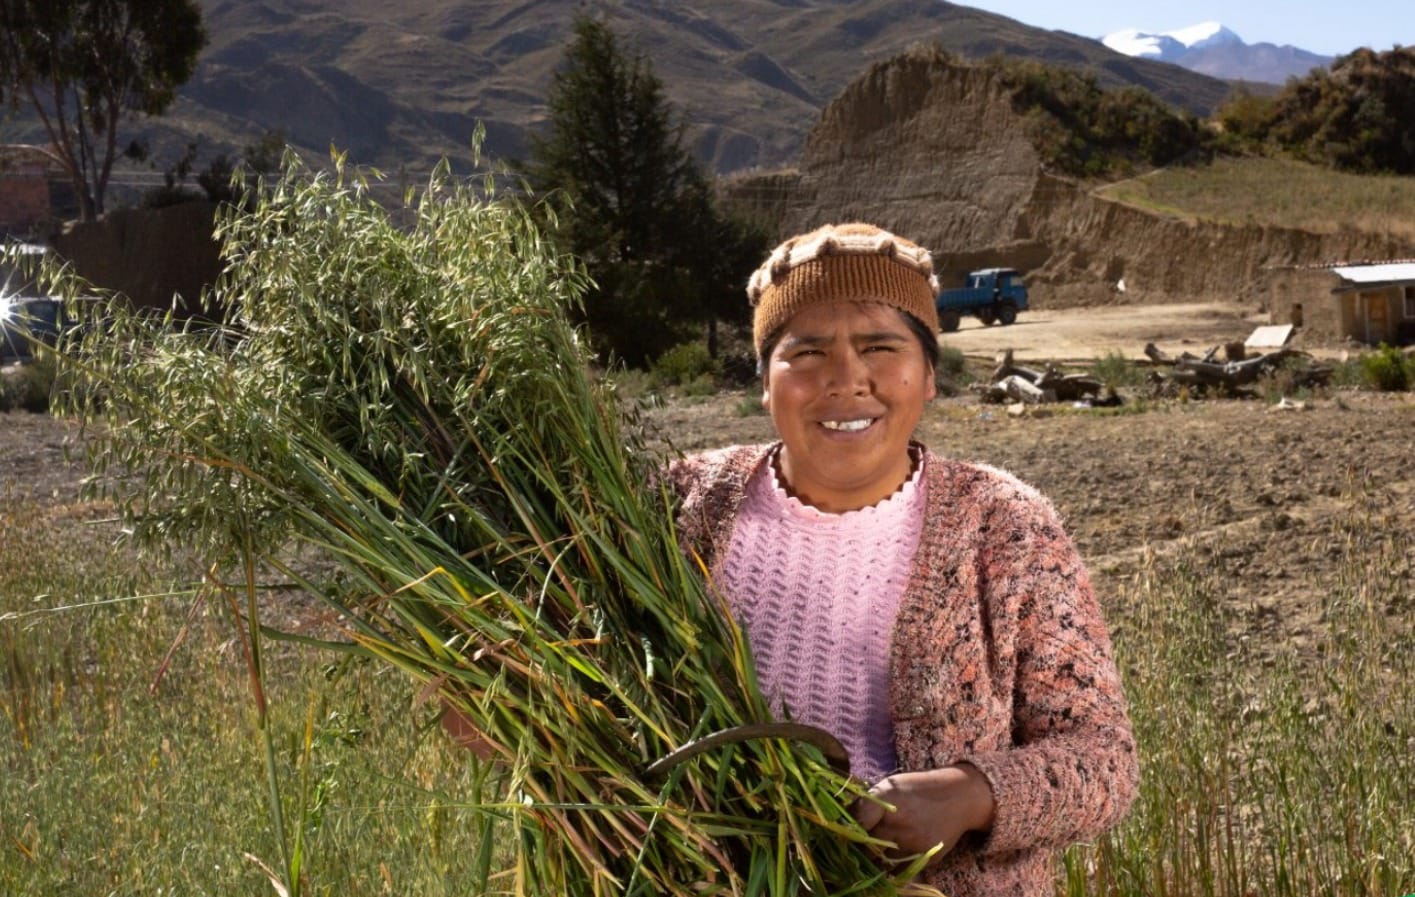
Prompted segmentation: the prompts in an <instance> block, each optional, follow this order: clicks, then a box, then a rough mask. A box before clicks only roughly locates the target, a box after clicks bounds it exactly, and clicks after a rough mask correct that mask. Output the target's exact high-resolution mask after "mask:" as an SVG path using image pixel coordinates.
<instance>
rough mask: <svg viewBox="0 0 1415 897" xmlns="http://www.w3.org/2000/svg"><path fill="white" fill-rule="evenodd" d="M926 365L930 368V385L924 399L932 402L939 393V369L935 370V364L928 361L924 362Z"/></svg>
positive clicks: (926, 389)
mask: <svg viewBox="0 0 1415 897" xmlns="http://www.w3.org/2000/svg"><path fill="white" fill-rule="evenodd" d="M924 366H925V367H927V368H928V369H929V379H928V386H927V387H926V388H925V392H924V401H925V402H931V401H933V400H934V398H935V397H936V396H937V395H938V371H936V370H934V366H933V365H932V364H930V363H929V362H927V361H925V362H924Z"/></svg>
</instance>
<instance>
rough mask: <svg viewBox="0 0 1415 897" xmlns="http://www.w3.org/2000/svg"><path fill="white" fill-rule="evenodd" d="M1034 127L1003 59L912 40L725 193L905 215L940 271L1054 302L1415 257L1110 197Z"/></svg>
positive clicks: (1240, 283) (1197, 293)
mask: <svg viewBox="0 0 1415 897" xmlns="http://www.w3.org/2000/svg"><path fill="white" fill-rule="evenodd" d="M1026 132H1027V128H1026V123H1025V121H1024V120H1023V119H1022V117H1021V116H1020V115H1019V114H1018V113H1017V112H1016V111H1015V110H1014V109H1013V106H1012V101H1011V94H1010V93H1009V91H1008V89H1007V88H1006V87H1004V86H1003V84H1002V83H1001V81H1000V80H999V78H998V76H997V74H996V73H995V72H994V71H992V70H989V69H987V68H984V67H977V66H971V65H968V64H965V63H960V62H958V61H956V60H950V59H949V58H947V57H946V56H944V55H942V54H939V53H937V52H934V51H929V50H917V51H913V52H910V53H906V54H904V55H902V56H900V57H898V58H895V59H893V60H890V61H887V62H884V63H879V64H876V65H874V66H872V67H871V68H870V69H869V70H868V71H867V72H866V73H865V74H864V75H862V76H861V77H860V78H858V79H856V80H855V81H854V82H853V83H852V84H851V85H850V86H849V87H847V88H846V89H845V91H844V92H842V94H841V95H840V97H839V98H837V99H836V101H835V102H833V103H831V104H830V106H829V107H827V108H826V110H825V111H824V112H823V113H822V116H821V120H820V123H819V124H818V125H817V126H816V127H815V129H813V130H812V131H811V134H810V136H809V137H808V138H807V141H806V146H805V150H804V152H803V155H802V161H801V165H800V168H799V170H798V171H797V172H796V173H794V174H792V175H783V174H778V175H774V176H772V177H770V178H740V179H736V180H734V181H732V182H731V184H730V187H729V190H728V194H729V195H730V196H731V197H733V198H734V199H736V200H737V201H739V202H742V203H744V204H746V205H749V206H751V207H753V208H757V209H759V210H761V211H762V213H763V214H770V215H774V216H776V217H775V219H774V220H779V222H780V229H781V230H782V232H793V231H798V230H806V229H808V228H811V227H815V226H817V225H819V224H821V223H824V222H826V221H839V220H842V219H849V218H863V219H868V220H873V221H878V222H879V223H881V224H883V225H885V226H887V227H891V228H896V229H898V230H899V231H901V232H903V233H906V234H909V235H910V236H913V237H915V238H917V239H919V240H921V241H922V242H923V243H924V244H925V245H927V246H929V247H930V248H931V249H932V250H933V251H934V253H935V256H936V258H937V260H938V262H939V265H940V268H941V272H940V276H941V278H942V279H943V280H944V281H945V282H959V281H961V279H962V276H963V274H964V273H965V272H966V271H968V270H970V269H972V268H975V267H980V266H984V265H1010V266H1014V267H1018V268H1020V269H1022V270H1024V271H1026V272H1028V274H1029V279H1030V281H1031V284H1032V285H1033V288H1034V290H1033V297H1034V299H1035V301H1037V302H1038V303H1041V304H1044V305H1050V306H1052V307H1059V306H1074V305H1097V304H1105V303H1112V302H1136V303H1141V302H1191V301H1231V300H1239V301H1252V302H1254V303H1255V304H1261V302H1262V301H1263V297H1264V296H1265V293H1266V286H1265V283H1266V278H1267V276H1268V269H1269V268H1271V267H1273V266H1280V265H1300V264H1310V263H1318V262H1323V261H1330V260H1333V259H1346V258H1379V257H1386V258H1390V257H1401V256H1410V255H1415V245H1412V244H1411V243H1409V242H1408V241H1403V240H1401V239H1399V238H1392V237H1389V236H1386V235H1384V234H1365V233H1361V232H1359V231H1354V230H1349V229H1348V230H1342V231H1340V232H1338V233H1336V234H1330V235H1316V234H1310V233H1306V232H1303V231H1296V230H1287V229H1283V228H1274V227H1259V226H1249V227H1229V226H1222V225H1217V224H1206V223H1196V222H1192V221H1184V220H1180V219H1177V218H1166V217H1160V216H1155V215H1153V214H1150V213H1147V212H1143V211H1140V210H1137V209H1133V208H1130V207H1128V206H1125V205H1122V204H1119V203H1115V202H1110V201H1107V200H1104V199H1101V198H1098V197H1097V196H1095V195H1093V193H1092V191H1091V189H1090V188H1088V187H1087V186H1085V185H1083V184H1080V183H1077V182H1074V181H1071V180H1069V179H1066V178H1062V177H1059V176H1057V175H1055V174H1051V173H1048V172H1047V171H1046V170H1044V167H1043V166H1042V164H1041V162H1040V161H1039V159H1038V156H1037V153H1036V151H1035V150H1034V149H1033V148H1032V145H1031V143H1030V141H1029V139H1028V138H1027V136H1026ZM1122 279H1124V281H1125V283H1126V290H1125V291H1124V292H1123V293H1121V292H1120V291H1119V290H1117V289H1116V285H1117V284H1118V282H1119V281H1120V280H1122Z"/></svg>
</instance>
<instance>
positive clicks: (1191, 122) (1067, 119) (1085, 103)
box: [990, 57, 1205, 177]
mask: <svg viewBox="0 0 1415 897" xmlns="http://www.w3.org/2000/svg"><path fill="white" fill-rule="evenodd" d="M990 65H992V66H993V67H995V68H996V69H997V70H998V71H999V72H1000V73H1001V75H1002V78H1003V80H1004V82H1005V83H1006V84H1008V86H1010V87H1011V88H1012V90H1013V104H1014V107H1015V108H1016V109H1017V110H1018V111H1019V112H1021V113H1022V114H1023V115H1024V116H1026V118H1027V121H1028V126H1029V128H1030V130H1031V136H1032V138H1033V140H1034V142H1035V143H1036V146H1037V150H1038V152H1039V153H1040V154H1041V156H1042V159H1043V161H1045V162H1046V163H1047V164H1048V165H1050V166H1051V167H1053V168H1055V169H1057V170H1059V171H1062V172H1064V173H1066V174H1071V175H1075V176H1078V177H1102V176H1112V175H1119V174H1125V173H1127V172H1129V171H1130V170H1132V169H1133V168H1134V167H1136V166H1139V165H1147V166H1154V165H1169V164H1173V163H1175V162H1178V161H1181V160H1186V159H1190V158H1194V157H1196V156H1199V155H1202V154H1203V153H1204V152H1205V138H1204V133H1203V130H1202V129H1201V127H1200V125H1199V122H1198V120H1197V119H1195V118H1194V117H1193V116H1190V115H1186V114H1182V113H1178V112H1175V111H1174V110H1173V109H1171V108H1169V107H1168V106H1166V105H1165V104H1164V103H1163V102H1162V101H1160V100H1159V99H1158V98H1156V97H1155V95H1154V94H1152V93H1150V92H1149V91H1147V90H1145V89H1143V88H1140V87H1133V86H1132V87H1123V88H1120V89H1118V90H1106V89H1104V88H1102V87H1101V86H1100V84H1099V83H1098V82H1097V81H1096V78H1095V76H1094V75H1092V74H1090V73H1087V72H1077V71H1073V70H1071V69H1066V68H1059V67H1056V66H1049V65H1045V64H1043V63H1039V62H1032V61H1020V60H1012V59H1005V58H1001V57H999V58H995V59H993V60H991V61H990Z"/></svg>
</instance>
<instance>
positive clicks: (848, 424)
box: [821, 417, 874, 432]
mask: <svg viewBox="0 0 1415 897" xmlns="http://www.w3.org/2000/svg"><path fill="white" fill-rule="evenodd" d="M872 423H874V418H870V417H867V418H864V419H862V420H823V421H821V426H822V427H825V428H826V429H827V430H849V431H851V432H854V431H856V430H863V429H865V428H866V427H868V426H869V425H870V424H872Z"/></svg>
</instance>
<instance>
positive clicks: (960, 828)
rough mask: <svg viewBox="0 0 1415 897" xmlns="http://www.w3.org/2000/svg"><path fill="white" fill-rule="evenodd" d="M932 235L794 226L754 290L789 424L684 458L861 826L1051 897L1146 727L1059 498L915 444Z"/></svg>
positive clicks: (965, 888)
mask: <svg viewBox="0 0 1415 897" xmlns="http://www.w3.org/2000/svg"><path fill="white" fill-rule="evenodd" d="M936 292H937V283H936V281H935V279H934V277H933V270H932V262H931V259H930V257H929V254H928V252H927V251H925V250H924V249H922V248H921V247H919V246H917V245H915V244H914V243H912V242H910V241H908V240H905V239H902V238H900V237H897V236H895V235H893V234H891V233H888V232H887V231H883V230H881V229H879V228H877V227H873V226H871V225H865V224H848V225H841V226H827V227H824V228H821V229H819V230H817V231H814V232H812V233H809V234H805V235H802V236H799V237H795V238H792V239H790V240H788V241H786V242H785V243H783V244H782V245H781V246H779V247H777V249H776V250H775V251H774V252H773V253H772V254H771V256H770V258H768V260H767V261H766V263H765V264H763V266H762V267H761V268H760V269H759V270H758V271H757V272H756V273H755V274H754V275H753V277H752V280H751V283H750V284H749V286H748V296H749V298H750V299H751V301H752V303H753V305H754V307H755V312H754V335H755V341H756V347H757V354H758V366H759V370H760V372H761V377H762V404H763V405H764V406H765V407H766V409H767V411H768V412H769V413H770V415H771V419H772V422H773V424H774V426H775V429H776V431H777V435H778V437H779V441H777V442H776V443H773V444H771V445H765V446H739V447H734V448H729V449H723V450H718V451H714V452H709V453H705V454H701V455H696V456H692V457H688V458H685V459H683V460H681V461H679V462H677V463H676V464H675V465H674V466H673V468H672V470H671V472H670V481H671V484H672V485H673V487H674V489H675V490H676V492H677V494H678V495H679V496H680V498H681V502H680V504H679V510H678V523H679V527H680V532H681V533H682V535H683V538H684V541H685V542H686V543H687V546H688V547H689V548H691V549H692V550H693V551H695V552H697V554H698V555H700V556H701V557H702V558H703V559H704V561H705V562H706V564H707V568H708V570H709V573H710V576H711V578H712V580H713V583H714V585H715V586H716V587H717V588H718V589H719V590H720V591H721V592H722V593H723V595H724V596H725V597H726V599H727V604H728V606H729V608H730V609H731V611H732V613H733V614H734V615H735V616H736V617H737V618H738V619H739V621H740V623H741V624H742V626H743V628H744V629H745V630H746V632H747V635H748V638H749V642H750V645H751V649H752V653H753V658H754V662H755V666H756V672H757V676H758V679H759V681H760V683H761V686H762V690H763V693H764V695H765V696H766V697H767V698H768V700H769V701H770V702H771V703H772V706H773V708H774V710H775V712H776V713H777V714H778V715H779V716H780V717H782V718H784V719H785V718H789V719H791V720H794V721H797V722H803V723H808V724H811V725H815V726H818V727H821V728H824V729H826V730H828V731H830V732H831V733H832V734H833V735H835V736H836V737H837V738H838V739H839V740H840V742H841V743H842V744H843V745H844V746H845V748H846V749H847V750H848V752H849V754H850V761H851V763H850V765H851V772H852V774H853V775H854V776H856V777H857V778H859V779H862V780H864V781H865V782H866V783H868V784H869V785H870V786H871V795H872V796H873V797H874V798H876V800H872V801H865V802H862V803H861V804H860V806H859V807H857V810H856V812H857V816H858V818H859V820H860V822H861V824H862V825H864V827H865V828H867V829H869V830H870V831H871V833H872V834H874V835H875V836H877V837H879V838H880V839H882V840H885V841H889V842H893V843H894V844H895V845H896V847H897V850H896V854H897V855H898V856H900V857H904V856H910V855H918V854H922V853H929V852H932V858H931V864H930V867H929V868H928V869H927V870H926V871H925V872H924V873H923V876H924V880H925V881H926V883H927V884H930V885H933V886H935V887H937V888H939V889H940V890H941V891H943V892H944V893H946V894H949V895H952V897H970V895H981V894H989V895H1017V897H1021V895H1042V894H1049V893H1052V889H1053V878H1054V865H1053V851H1055V850H1056V849H1058V848H1059V847H1062V846H1064V845H1066V844H1068V843H1071V842H1073V841H1076V840H1078V839H1082V838H1087V837H1091V836H1093V835H1095V834H1097V833H1098V832H1100V831H1101V830H1103V829H1105V828H1106V827H1108V826H1110V825H1112V824H1113V823H1115V822H1116V821H1117V820H1118V819H1119V818H1120V817H1121V816H1122V815H1123V814H1124V813H1125V811H1126V809H1127V808H1128V806H1129V804H1130V802H1131V800H1132V798H1133V795H1134V792H1135V785H1136V775H1137V769H1136V761H1135V750H1134V740H1133V737H1132V734H1131V728H1130V723H1129V720H1128V717H1127V713H1126V707H1125V701H1124V698H1123V696H1122V694H1121V690H1120V685H1119V680H1118V677H1117V673H1116V670H1115V666H1114V663H1113V661H1112V659H1111V651H1110V643H1109V637H1108V635H1107V632H1106V628H1105V625H1104V623H1103V622H1102V620H1101V617H1100V613H1099V609H1098V607H1097V605H1096V602H1095V599H1094V597H1093V595H1092V591H1091V587H1090V584H1089V580H1088V577H1087V574H1086V571H1085V569H1084V567H1083V565H1082V564H1081V561H1080V559H1079V557H1078V555H1077V553H1076V551H1075V548H1074V547H1073V546H1072V544H1071V542H1070V540H1069V539H1068V538H1067V536H1066V535H1065V533H1064V532H1063V531H1062V529H1061V526H1060V523H1059V521H1058V519H1057V516H1056V514H1055V512H1054V511H1053V510H1052V508H1051V506H1050V504H1049V503H1048V502H1047V501H1046V500H1045V499H1043V498H1042V497H1041V496H1040V495H1039V494H1038V493H1037V492H1035V491H1034V490H1033V489H1031V488H1030V487H1028V486H1026V485H1025V484H1023V483H1021V482H1019V481H1018V480H1016V479H1015V478H1013V477H1012V476H1010V475H1008V474H1006V473H1003V472H1001V471H998V470H994V469H991V468H987V467H982V466H977V465H969V464H962V463H959V462H955V461H951V460H948V459H945V458H943V457H941V456H938V455H936V454H934V453H932V452H930V451H929V450H927V449H926V448H925V447H924V446H923V445H921V444H919V443H918V442H915V441H914V440H913V432H914V429H915V426H916V425H917V424H918V421H919V418H920V416H921V414H922V413H923V410H924V406H925V405H926V403H927V402H928V401H929V400H930V399H932V398H933V396H934V365H935V360H936V358H937V352H938V345H937V336H936V332H937V326H938V321H937V317H936V312H935V310H934V304H933V299H934V295H935V293H936Z"/></svg>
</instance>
